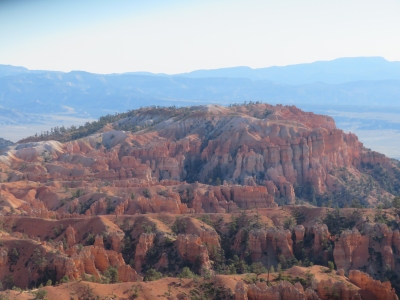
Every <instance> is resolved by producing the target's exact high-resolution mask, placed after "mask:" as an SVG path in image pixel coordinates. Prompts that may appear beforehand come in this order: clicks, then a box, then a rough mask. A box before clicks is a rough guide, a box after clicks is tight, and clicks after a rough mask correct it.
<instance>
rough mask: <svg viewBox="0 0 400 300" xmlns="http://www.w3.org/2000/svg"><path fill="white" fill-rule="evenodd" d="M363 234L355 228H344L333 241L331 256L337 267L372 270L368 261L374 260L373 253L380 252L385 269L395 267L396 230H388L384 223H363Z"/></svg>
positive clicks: (347, 269) (346, 269) (397, 234)
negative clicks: (335, 240) (333, 246)
mask: <svg viewBox="0 0 400 300" xmlns="http://www.w3.org/2000/svg"><path fill="white" fill-rule="evenodd" d="M363 233H364V234H363V235H361V234H360V232H359V231H358V230H357V229H353V230H345V231H344V232H342V234H341V235H340V238H339V239H338V241H337V242H336V243H335V248H334V251H333V257H334V259H335V263H336V266H337V268H338V269H344V270H345V271H346V272H347V271H349V270H350V269H360V268H362V267H368V269H367V270H368V271H370V269H371V268H372V269H371V270H373V265H372V264H371V262H368V261H370V260H371V261H375V260H376V255H375V253H381V255H382V263H383V266H384V268H385V269H386V270H394V269H395V256H394V254H393V250H392V247H393V249H395V250H396V251H397V249H398V248H397V247H398V236H399V233H398V231H394V232H393V231H392V230H390V229H389V228H388V227H387V225H385V224H375V225H373V224H369V223H366V224H364V225H363Z"/></svg>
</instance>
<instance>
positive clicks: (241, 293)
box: [235, 281, 249, 300]
mask: <svg viewBox="0 0 400 300" xmlns="http://www.w3.org/2000/svg"><path fill="white" fill-rule="evenodd" d="M248 299H249V298H248V297H247V286H246V285H245V283H244V282H243V281H238V283H237V284H236V287H235V300H248Z"/></svg>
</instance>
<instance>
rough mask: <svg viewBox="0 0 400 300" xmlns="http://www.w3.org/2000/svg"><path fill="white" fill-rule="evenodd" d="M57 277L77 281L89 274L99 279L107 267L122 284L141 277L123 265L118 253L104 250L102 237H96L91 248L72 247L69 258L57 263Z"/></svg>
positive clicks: (123, 262)
mask: <svg viewBox="0 0 400 300" xmlns="http://www.w3.org/2000/svg"><path fill="white" fill-rule="evenodd" d="M58 266H59V267H58V269H57V272H58V273H57V276H61V277H60V279H61V278H62V277H63V276H64V275H67V276H68V277H70V278H71V279H78V278H81V277H83V275H84V274H85V273H86V274H90V275H93V276H94V277H95V278H97V279H99V278H101V273H102V272H104V271H105V270H107V269H108V267H109V266H112V267H115V268H117V270H118V278H119V280H121V281H123V282H128V281H137V280H141V277H140V276H139V275H138V274H137V273H136V271H135V270H134V269H132V268H131V267H130V266H129V265H127V264H125V261H124V259H123V258H122V255H121V254H120V253H117V252H115V251H113V250H105V249H104V243H103V237H102V236H99V235H97V236H96V238H95V243H94V245H93V246H85V247H83V248H82V249H79V248H78V247H77V246H75V247H74V253H73V254H72V255H71V258H65V259H64V260H61V261H60V262H59V263H58Z"/></svg>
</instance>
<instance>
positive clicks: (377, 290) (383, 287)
mask: <svg viewBox="0 0 400 300" xmlns="http://www.w3.org/2000/svg"><path fill="white" fill-rule="evenodd" d="M349 280H350V281H351V282H352V283H354V284H355V285H357V286H358V287H359V288H360V289H361V292H362V291H369V292H371V293H372V294H373V295H374V296H375V297H376V299H377V300H398V299H399V298H398V297H397V295H396V293H395V291H394V289H392V286H391V284H390V282H388V281H386V282H380V281H379V280H374V279H372V278H371V277H370V276H369V275H368V274H365V273H363V272H361V271H358V270H351V271H350V273H349Z"/></svg>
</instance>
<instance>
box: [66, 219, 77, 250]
mask: <svg viewBox="0 0 400 300" xmlns="http://www.w3.org/2000/svg"><path fill="white" fill-rule="evenodd" d="M75 234H76V232H75V229H74V228H72V227H71V225H69V226H68V227H67V229H66V230H65V235H66V237H67V245H68V248H70V247H72V246H74V245H75V244H76V240H75Z"/></svg>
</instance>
